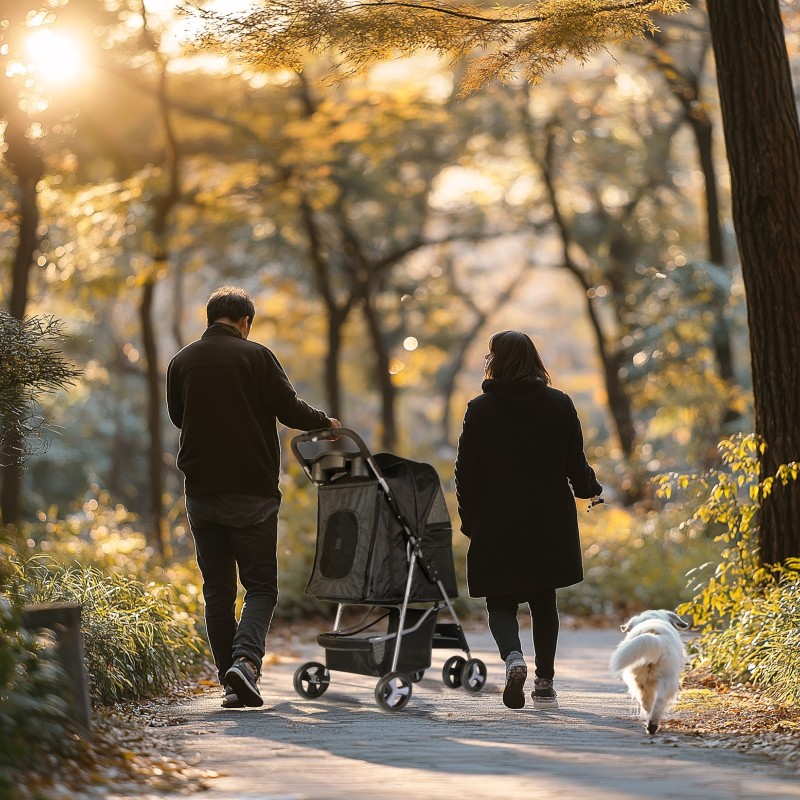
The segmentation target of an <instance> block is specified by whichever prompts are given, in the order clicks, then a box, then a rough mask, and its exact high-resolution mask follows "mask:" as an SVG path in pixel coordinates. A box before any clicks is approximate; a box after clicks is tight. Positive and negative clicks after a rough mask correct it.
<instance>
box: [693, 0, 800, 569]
mask: <svg viewBox="0 0 800 800" xmlns="http://www.w3.org/2000/svg"><path fill="white" fill-rule="evenodd" d="M708 17H709V23H710V28H711V38H712V43H713V47H714V56H715V59H716V63H717V82H718V85H719V95H720V102H721V107H722V119H723V124H724V129H725V144H726V146H727V150H728V162H729V164H730V172H731V190H732V197H733V220H734V226H735V228H736V235H737V243H738V246H739V254H740V257H741V261H742V275H743V278H744V284H745V291H746V296H747V311H748V317H749V322H750V350H751V359H752V372H753V395H754V401H755V427H756V433H758V434H759V435H760V436H761V437H762V438H763V440H764V442H765V443H766V445H767V446H766V450H765V451H764V453H763V455H762V457H761V462H762V474H763V475H771V474H773V473H774V472H775V469H776V468H777V467H778V465H780V464H782V463H786V462H789V461H792V460H796V459H798V458H800V425H798V419H800V370H798V368H797V365H798V346H797V331H798V330H800V192H798V186H800V125H798V119H797V106H796V101H795V96H794V92H793V88H792V79H791V73H790V69H789V58H788V55H787V52H786V42H785V39H784V34H783V24H782V22H781V15H780V8H779V5H778V0H758V1H757V2H754V0H708ZM760 523H761V524H760V526H759V535H760V545H761V551H760V557H761V560H762V562H764V563H777V562H781V561H783V560H784V559H786V558H788V557H790V556H800V481H791V482H790V483H789V484H788V485H787V486H785V487H777V488H776V489H775V490H774V491H773V492H772V494H770V496H769V497H768V498H766V499H765V500H764V501H763V503H762V506H761V519H760Z"/></svg>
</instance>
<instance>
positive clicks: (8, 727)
mask: <svg viewBox="0 0 800 800" xmlns="http://www.w3.org/2000/svg"><path fill="white" fill-rule="evenodd" d="M12 552H13V551H12V546H11V542H10V541H9V539H8V534H6V533H3V532H2V530H0V796H3V797H5V796H6V795H7V793H10V792H11V791H12V790H13V785H14V782H15V775H16V773H17V772H18V771H23V770H25V769H27V768H31V767H34V766H36V765H37V764H41V763H42V762H43V761H44V760H46V759H47V758H48V757H53V756H56V755H59V756H63V755H66V754H68V753H72V752H73V751H74V750H75V747H76V739H75V737H74V736H73V735H72V733H71V731H70V727H71V726H70V721H69V715H68V708H67V704H66V702H65V700H64V686H65V676H64V674H63V672H62V670H61V669H60V667H59V666H58V665H57V664H56V662H55V660H54V658H53V654H52V652H50V651H49V649H47V647H46V645H45V644H43V642H42V641H40V640H39V639H37V638H36V637H34V636H33V635H31V634H30V633H28V632H27V631H24V630H22V629H20V626H19V623H20V619H19V608H18V607H17V606H16V605H15V604H13V603H12V602H11V601H10V599H9V597H8V596H7V594H6V589H7V585H8V581H9V580H10V579H11V576H12V575H13V573H14V569H13V566H12Z"/></svg>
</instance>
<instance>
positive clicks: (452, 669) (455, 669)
mask: <svg viewBox="0 0 800 800" xmlns="http://www.w3.org/2000/svg"><path fill="white" fill-rule="evenodd" d="M466 663H467V661H466V659H465V658H463V657H462V656H450V658H448V659H447V661H445V662H444V666H443V667H442V681H443V682H444V685H445V686H448V687H449V688H450V689H458V687H459V686H461V670H462V669H463V667H464V665H465V664H466Z"/></svg>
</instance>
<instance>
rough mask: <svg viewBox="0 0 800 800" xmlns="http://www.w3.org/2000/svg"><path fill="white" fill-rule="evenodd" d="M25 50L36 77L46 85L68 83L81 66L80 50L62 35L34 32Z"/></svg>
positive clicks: (48, 31) (76, 75) (74, 43)
mask: <svg viewBox="0 0 800 800" xmlns="http://www.w3.org/2000/svg"><path fill="white" fill-rule="evenodd" d="M26 49H27V51H28V58H29V59H30V63H31V65H32V66H33V67H34V69H35V70H36V75H37V77H38V78H39V79H40V80H42V81H46V82H47V83H69V82H70V81H73V80H75V78H77V77H78V75H79V73H80V71H81V67H82V66H83V57H82V53H81V48H80V47H79V46H78V44H77V42H75V41H74V40H73V39H71V38H70V37H68V36H66V35H64V34H62V33H55V32H54V31H51V30H48V29H42V30H38V31H35V32H34V33H32V34H31V35H30V36H29V37H28V39H27V43H26Z"/></svg>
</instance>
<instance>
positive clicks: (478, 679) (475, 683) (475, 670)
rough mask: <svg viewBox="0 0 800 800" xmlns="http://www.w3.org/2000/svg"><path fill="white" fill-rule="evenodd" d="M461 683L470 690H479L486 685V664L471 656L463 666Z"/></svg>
mask: <svg viewBox="0 0 800 800" xmlns="http://www.w3.org/2000/svg"><path fill="white" fill-rule="evenodd" d="M461 685H462V686H463V687H464V688H465V689H466V690H467V691H468V692H479V691H480V690H481V689H483V687H484V686H485V685H486V664H484V663H483V661H481V660H480V659H479V658H471V659H470V660H469V661H467V662H465V664H464V666H463V667H461Z"/></svg>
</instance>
